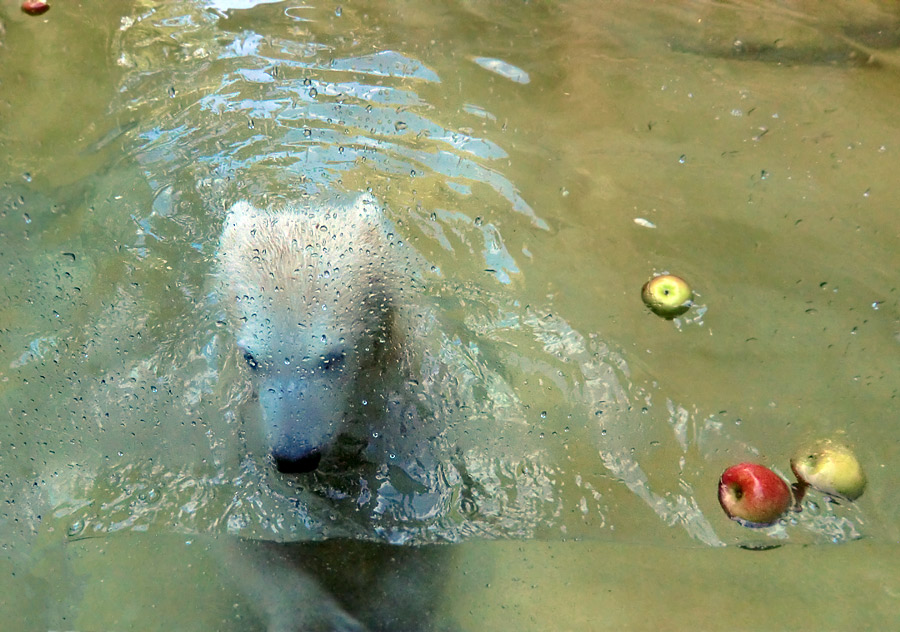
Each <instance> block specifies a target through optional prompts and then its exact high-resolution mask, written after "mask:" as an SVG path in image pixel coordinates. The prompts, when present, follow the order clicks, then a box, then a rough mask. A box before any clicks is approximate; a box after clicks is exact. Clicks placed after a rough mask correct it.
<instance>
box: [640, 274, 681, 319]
mask: <svg viewBox="0 0 900 632" xmlns="http://www.w3.org/2000/svg"><path fill="white" fill-rule="evenodd" d="M641 298H642V299H644V303H645V304H646V305H647V307H649V308H650V309H651V310H652V311H653V313H654V314H656V315H657V316H662V317H663V318H675V317H676V316H680V315H681V314H683V313H685V312H686V311H688V309H690V307H691V302H692V301H693V299H694V293H693V292H692V291H691V286H690V285H688V284H687V281H685V280H684V279H682V278H681V277H677V276H675V275H674V274H660V275H659V276H655V277H653V278H652V279H650V280H649V281H647V282H646V283H644V287H642V288H641Z"/></svg>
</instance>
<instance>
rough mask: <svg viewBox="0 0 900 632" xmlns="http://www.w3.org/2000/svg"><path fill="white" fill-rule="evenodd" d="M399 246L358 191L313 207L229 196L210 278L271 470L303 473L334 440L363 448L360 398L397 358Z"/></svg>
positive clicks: (402, 262) (405, 278)
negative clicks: (253, 401) (253, 400)
mask: <svg viewBox="0 0 900 632" xmlns="http://www.w3.org/2000/svg"><path fill="white" fill-rule="evenodd" d="M400 250H401V248H400V246H399V245H398V244H397V243H396V241H395V237H394V234H393V233H392V232H391V229H390V226H389V224H388V223H387V222H386V220H385V218H384V215H383V211H382V209H381V207H380V206H379V205H378V203H377V202H376V200H375V199H374V197H373V196H371V195H370V194H368V193H366V194H362V195H359V196H358V197H357V198H356V199H355V200H354V201H352V202H351V203H349V204H346V203H342V202H341V201H339V200H338V201H335V202H332V203H326V204H321V205H319V206H318V207H316V208H296V207H287V208H282V209H278V210H265V209H259V208H256V207H254V206H253V205H251V204H250V203H248V202H245V201H241V202H237V203H236V204H234V206H232V208H231V210H230V212H229V213H228V216H227V218H226V220H225V225H224V228H223V230H222V235H221V239H220V242H219V248H218V254H217V259H218V270H217V276H218V280H219V283H220V287H221V295H222V296H223V299H224V301H225V308H226V311H227V317H228V321H229V323H230V325H231V326H232V328H233V329H234V330H235V331H236V341H237V345H238V347H239V349H240V352H241V353H242V355H243V358H244V360H245V361H246V363H247V365H248V367H249V368H250V370H251V372H252V375H253V380H254V384H255V386H256V390H257V393H258V397H259V408H260V413H261V419H262V426H263V435H264V441H265V445H266V447H267V449H268V451H269V453H270V454H271V457H272V459H273V462H274V465H275V467H276V468H277V469H278V470H279V471H281V472H282V473H285V474H296V473H306V472H311V471H313V470H315V469H316V468H317V467H319V465H320V462H321V460H322V458H323V455H329V454H330V453H333V452H335V450H334V447H335V445H336V443H338V442H339V439H341V438H345V437H351V440H350V441H344V442H343V444H344V445H343V447H344V448H346V446H347V445H350V446H356V450H357V452H359V451H360V450H362V449H363V447H364V444H365V437H366V434H365V429H364V428H359V427H356V426H360V425H363V424H362V423H360V420H361V419H362V418H364V416H365V414H364V412H363V409H364V408H365V405H366V403H367V401H366V399H367V397H368V396H369V394H371V393H372V392H373V390H372V389H373V385H375V384H378V383H379V381H380V380H381V381H383V380H384V378H385V375H387V374H389V373H395V372H396V371H395V369H396V368H397V366H398V364H399V363H400V362H401V360H400V355H401V353H400V351H399V349H400V348H401V347H402V342H400V341H398V338H399V337H400V333H399V332H398V331H396V330H397V326H396V323H397V314H396V312H397V303H398V301H397V299H396V297H397V294H398V293H399V292H400V291H401V288H402V286H403V284H408V283H409V278H410V274H408V273H409V272H410V270H409V269H408V267H409V262H408V260H407V259H406V258H405V257H404V256H403V255H401V254H400V253H399V251H400ZM353 437H356V440H355V441H354V440H352V438H353Z"/></svg>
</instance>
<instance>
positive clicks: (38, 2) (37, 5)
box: [22, 0, 50, 15]
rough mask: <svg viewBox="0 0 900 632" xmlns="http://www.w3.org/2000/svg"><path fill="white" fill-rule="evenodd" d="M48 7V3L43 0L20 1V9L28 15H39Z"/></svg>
mask: <svg viewBox="0 0 900 632" xmlns="http://www.w3.org/2000/svg"><path fill="white" fill-rule="evenodd" d="M48 9H50V5H49V4H47V2H46V1H45V0H25V1H24V2H22V11H24V12H25V13H27V14H28V15H40V14H41V13H43V12H45V11H47V10H48Z"/></svg>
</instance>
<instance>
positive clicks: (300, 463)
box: [273, 450, 322, 474]
mask: <svg viewBox="0 0 900 632" xmlns="http://www.w3.org/2000/svg"><path fill="white" fill-rule="evenodd" d="M273 457H274V458H275V469H277V470H278V471H279V472H281V473H282V474H308V473H309V472H313V471H315V469H316V468H317V467H319V461H321V460H322V454H321V452H319V451H318V450H313V451H312V452H307V453H306V454H304V455H303V456H301V457H296V458H295V457H287V456H279V455H277V454H274V455H273Z"/></svg>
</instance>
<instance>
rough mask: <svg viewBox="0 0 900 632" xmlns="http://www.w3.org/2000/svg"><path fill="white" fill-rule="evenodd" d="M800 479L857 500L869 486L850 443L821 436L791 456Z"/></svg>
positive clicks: (822, 490) (848, 498)
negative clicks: (846, 443) (846, 444)
mask: <svg viewBox="0 0 900 632" xmlns="http://www.w3.org/2000/svg"><path fill="white" fill-rule="evenodd" d="M791 469H792V470H793V471H794V475H795V476H796V477H797V480H798V481H800V482H801V483H802V484H805V485H809V486H810V487H813V488H815V489H818V490H819V491H820V492H824V493H826V494H829V495H831V496H840V497H842V498H846V499H847V500H856V499H857V498H859V497H860V496H862V493H863V491H864V490H865V489H866V474H865V472H863V469H862V466H861V465H860V464H859V461H858V460H857V458H856V455H855V454H853V451H852V450H851V449H850V448H848V447H847V446H845V445H843V444H841V443H837V442H835V441H832V440H831V439H822V440H819V441H815V442H813V443H811V444H809V445H806V446H803V447H802V448H801V449H800V450H798V451H797V453H796V454H795V455H794V458H792V459H791Z"/></svg>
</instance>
